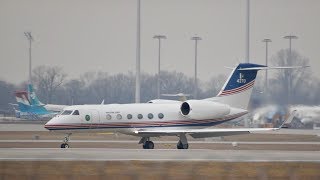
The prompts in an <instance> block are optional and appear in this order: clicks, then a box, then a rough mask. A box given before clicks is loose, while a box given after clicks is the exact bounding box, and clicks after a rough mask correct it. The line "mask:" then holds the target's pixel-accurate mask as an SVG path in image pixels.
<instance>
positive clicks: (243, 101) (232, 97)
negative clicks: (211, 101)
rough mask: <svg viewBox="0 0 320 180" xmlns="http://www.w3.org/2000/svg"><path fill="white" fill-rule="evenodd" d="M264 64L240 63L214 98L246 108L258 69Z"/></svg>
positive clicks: (233, 105)
mask: <svg viewBox="0 0 320 180" xmlns="http://www.w3.org/2000/svg"><path fill="white" fill-rule="evenodd" d="M263 68H266V66H264V65H258V64H250V63H240V64H239V65H238V66H237V67H236V68H234V69H233V71H232V73H231V75H230V76H229V78H228V80H227V81H226V83H225V84H224V86H223V87H222V89H221V90H220V92H219V93H218V95H217V97H216V98H215V99H216V100H218V101H219V102H223V103H225V104H228V105H230V106H232V107H238V108H242V109H247V108H248V104H249V100H250V96H251V93H252V89H253V85H254V82H255V79H256V76H257V72H258V70H261V69H263Z"/></svg>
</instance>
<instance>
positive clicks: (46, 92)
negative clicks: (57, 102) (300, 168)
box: [33, 66, 66, 103]
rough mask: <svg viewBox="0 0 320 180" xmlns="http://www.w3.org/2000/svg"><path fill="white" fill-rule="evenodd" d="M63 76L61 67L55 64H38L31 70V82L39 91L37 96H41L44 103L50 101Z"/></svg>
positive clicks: (64, 75)
mask: <svg viewBox="0 0 320 180" xmlns="http://www.w3.org/2000/svg"><path fill="white" fill-rule="evenodd" d="M65 77H66V74H64V73H63V71H62V68H60V67H57V66H55V67H49V66H38V67H36V68H35V69H34V70H33V82H34V83H35V85H36V87H37V89H38V92H40V93H39V96H40V97H41V96H42V97H43V98H44V100H45V102H46V103H51V102H52V97H53V95H54V93H55V91H56V90H57V88H58V87H60V86H61V84H62V83H63V81H64V79H65Z"/></svg>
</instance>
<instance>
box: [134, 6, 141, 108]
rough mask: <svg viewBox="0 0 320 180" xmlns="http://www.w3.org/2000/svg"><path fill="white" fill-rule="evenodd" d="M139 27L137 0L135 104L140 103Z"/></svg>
mask: <svg viewBox="0 0 320 180" xmlns="http://www.w3.org/2000/svg"><path fill="white" fill-rule="evenodd" d="M140 26H141V25H140V0H137V47H136V90H135V102H136V103H140V40H141V39H140Z"/></svg>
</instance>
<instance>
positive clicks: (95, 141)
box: [0, 139, 320, 145]
mask: <svg viewBox="0 0 320 180" xmlns="http://www.w3.org/2000/svg"><path fill="white" fill-rule="evenodd" d="M37 142H38V143H62V141H61V140H24V139H12V140H0V143H37ZM72 142H73V143H120V144H137V143H138V141H132V140H72ZM153 142H154V143H155V144H176V143H177V141H153ZM188 143H189V144H231V145H232V144H234V143H237V144H238V145H240V144H253V145H255V144H266V145H281V144H286V145H311V144H313V145H320V142H288V141H278V142H274V141H273V142H261V141H188Z"/></svg>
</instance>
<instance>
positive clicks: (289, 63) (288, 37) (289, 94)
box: [283, 35, 298, 104]
mask: <svg viewBox="0 0 320 180" xmlns="http://www.w3.org/2000/svg"><path fill="white" fill-rule="evenodd" d="M283 38H284V39H289V57H288V64H287V65H288V66H290V65H292V60H291V58H292V54H291V41H292V39H298V37H297V36H295V35H288V36H284V37H283ZM291 87H292V82H291V77H290V76H288V93H287V100H288V102H287V103H288V104H290V99H291Z"/></svg>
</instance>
